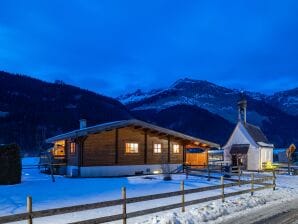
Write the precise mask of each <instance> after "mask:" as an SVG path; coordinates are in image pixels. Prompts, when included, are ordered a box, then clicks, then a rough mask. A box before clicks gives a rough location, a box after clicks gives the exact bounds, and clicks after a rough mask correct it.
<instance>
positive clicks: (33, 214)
mask: <svg viewBox="0 0 298 224" xmlns="http://www.w3.org/2000/svg"><path fill="white" fill-rule="evenodd" d="M270 180H272V184H271V183H266V182H268V181H270ZM275 180H276V176H275V173H274V172H273V175H272V176H265V177H262V178H259V179H255V178H254V174H251V178H250V180H241V181H240V182H241V185H249V184H250V185H251V187H250V189H245V190H240V191H236V192H230V193H225V189H226V188H229V187H234V186H238V185H239V184H238V181H237V183H235V182H234V183H227V184H224V177H223V176H222V177H221V184H219V185H213V186H208V187H200V188H193V189H187V190H185V189H184V181H182V182H181V189H180V190H179V191H173V192H167V193H159V194H153V195H145V196H138V197H132V198H126V188H122V199H116V200H111V201H103V202H97V203H90V204H83V205H75V206H68V207H62V208H54V209H46V210H40V211H32V198H31V197H30V196H29V197H27V212H26V213H20V214H15V215H9V216H2V217H0V223H10V222H15V221H24V220H27V222H28V224H32V223H33V219H34V218H42V217H48V216H54V215H61V214H66V213H73V212H81V211H86V210H92V209H99V208H105V207H110V206H116V205H122V213H121V214H116V215H111V216H104V217H100V218H95V219H89V220H83V221H77V222H72V223H71V224H87V223H88V224H89V223H105V222H112V221H117V220H123V224H126V221H127V219H128V218H134V217H138V216H143V215H148V214H152V213H156V212H161V211H166V210H170V209H176V208H181V211H182V212H184V211H185V206H189V205H194V204H199V203H203V202H208V201H212V200H217V199H222V201H223V202H224V200H225V198H226V197H232V196H236V195H240V194H245V193H251V195H253V194H254V192H255V191H260V190H264V189H267V188H273V190H275V187H276V184H275ZM255 185H261V187H255ZM216 189H221V194H220V195H215V196H210V197H206V198H200V199H195V200H191V201H185V195H186V194H193V193H199V192H205V191H211V190H216ZM174 196H181V202H180V203H175V204H170V205H164V206H160V207H155V208H150V209H145V210H140V211H134V212H129V213H127V210H126V205H127V204H131V203H137V202H144V201H150V200H156V199H162V198H169V197H174Z"/></svg>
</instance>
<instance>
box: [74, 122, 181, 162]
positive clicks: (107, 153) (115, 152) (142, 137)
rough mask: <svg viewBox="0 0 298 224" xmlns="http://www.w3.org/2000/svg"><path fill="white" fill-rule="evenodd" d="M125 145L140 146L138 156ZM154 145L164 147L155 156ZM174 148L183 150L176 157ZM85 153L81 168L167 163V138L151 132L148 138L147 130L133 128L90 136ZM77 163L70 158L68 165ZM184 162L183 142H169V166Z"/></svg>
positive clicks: (171, 139) (84, 147)
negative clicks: (128, 150) (128, 151)
mask: <svg viewBox="0 0 298 224" xmlns="http://www.w3.org/2000/svg"><path fill="white" fill-rule="evenodd" d="M117 130H118V134H117ZM146 135H147V137H146ZM116 139H118V141H116ZM146 141H147V144H146V143H145V142H146ZM126 143H137V144H138V152H137V153H126ZM154 144H161V153H154V148H153V146H154ZM174 144H177V145H179V146H180V148H179V153H173V145H174ZM146 146H147V147H146ZM117 148H118V149H117ZM82 149H83V152H82V153H83V154H82V158H83V161H82V166H104V165H143V164H161V163H162V160H165V162H167V161H168V137H167V136H166V135H158V134H156V133H152V132H150V131H147V134H146V131H145V130H144V129H141V128H137V129H136V128H134V127H125V128H119V129H113V130H110V131H104V132H101V133H97V134H90V135H88V136H87V137H86V139H85V140H84V144H83V147H82ZM146 150H147V153H146V156H145V151H146ZM75 161H76V157H74V156H72V157H70V159H69V162H70V163H69V165H71V164H72V165H74V164H75ZM182 162H183V142H182V141H178V140H174V139H173V138H170V163H172V164H177V163H182ZM76 164H77V163H76Z"/></svg>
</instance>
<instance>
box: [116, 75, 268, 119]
mask: <svg viewBox="0 0 298 224" xmlns="http://www.w3.org/2000/svg"><path fill="white" fill-rule="evenodd" d="M239 94H240V91H239V90H232V89H228V88H225V87H222V86H218V85H215V84H213V83H210V82H208V81H202V80H193V79H188V78H185V79H179V80H178V81H176V82H175V83H174V84H173V85H171V86H170V87H169V88H167V89H164V90H158V91H153V92H152V91H150V92H142V91H140V90H138V91H137V92H135V93H133V94H127V95H126V96H127V97H124V96H121V97H119V98H118V100H120V101H121V102H122V103H124V104H126V105H127V106H128V107H129V108H130V109H131V110H134V111H136V110H157V111H160V110H163V109H166V108H169V107H172V106H175V105H192V106H197V107H200V108H202V109H205V110H208V111H210V112H212V113H214V114H217V115H219V116H222V117H224V118H225V119H227V120H229V121H230V122H235V120H236V119H237V108H236V103H237V100H238V99H239ZM249 96H251V97H252V98H253V99H254V98H256V97H260V96H259V95H258V96H257V95H253V94H252V93H249ZM253 116H256V115H253ZM259 119H261V120H262V118H261V117H260V118H259Z"/></svg>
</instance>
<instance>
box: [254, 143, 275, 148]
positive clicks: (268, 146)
mask: <svg viewBox="0 0 298 224" xmlns="http://www.w3.org/2000/svg"><path fill="white" fill-rule="evenodd" d="M257 144H258V145H259V146H261V147H265V148H274V145H273V144H268V143H265V142H257Z"/></svg>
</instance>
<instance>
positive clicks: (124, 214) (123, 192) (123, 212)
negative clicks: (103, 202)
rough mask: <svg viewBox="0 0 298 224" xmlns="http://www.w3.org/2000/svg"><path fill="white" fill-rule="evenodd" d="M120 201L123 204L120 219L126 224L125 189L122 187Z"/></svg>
mask: <svg viewBox="0 0 298 224" xmlns="http://www.w3.org/2000/svg"><path fill="white" fill-rule="evenodd" d="M122 199H123V204H122V219H123V224H126V216H127V215H126V188H125V187H122Z"/></svg>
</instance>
